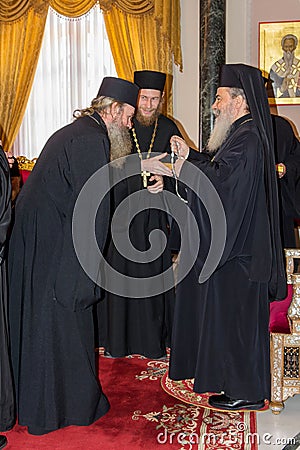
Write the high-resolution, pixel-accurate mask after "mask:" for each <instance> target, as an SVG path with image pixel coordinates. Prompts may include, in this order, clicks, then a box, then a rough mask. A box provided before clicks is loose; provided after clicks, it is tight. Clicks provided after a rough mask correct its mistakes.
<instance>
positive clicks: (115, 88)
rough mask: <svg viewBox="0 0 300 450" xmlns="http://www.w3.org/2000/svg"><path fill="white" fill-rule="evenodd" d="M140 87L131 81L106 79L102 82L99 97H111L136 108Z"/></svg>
mask: <svg viewBox="0 0 300 450" xmlns="http://www.w3.org/2000/svg"><path fill="white" fill-rule="evenodd" d="M138 93H139V87H138V86H137V85H136V84H134V83H131V82H130V81H127V80H123V79H122V78H116V77H105V78H103V80H102V83H101V86H100V88H99V91H98V94H97V97H101V96H104V97H110V98H113V99H114V100H117V101H118V102H121V103H128V105H131V106H133V107H134V108H135V107H136V102H137V97H138Z"/></svg>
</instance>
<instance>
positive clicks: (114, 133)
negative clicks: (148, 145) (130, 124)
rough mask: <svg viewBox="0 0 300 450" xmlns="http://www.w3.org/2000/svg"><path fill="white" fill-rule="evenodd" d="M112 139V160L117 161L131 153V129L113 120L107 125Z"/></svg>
mask: <svg viewBox="0 0 300 450" xmlns="http://www.w3.org/2000/svg"><path fill="white" fill-rule="evenodd" d="M107 132H108V137H109V140H110V160H111V161H115V160H116V159H118V158H122V156H127V155H130V154H131V149H132V142H131V137H130V133H129V129H128V128H126V127H124V126H120V125H119V124H118V123H116V122H113V123H111V124H109V125H108V127H107Z"/></svg>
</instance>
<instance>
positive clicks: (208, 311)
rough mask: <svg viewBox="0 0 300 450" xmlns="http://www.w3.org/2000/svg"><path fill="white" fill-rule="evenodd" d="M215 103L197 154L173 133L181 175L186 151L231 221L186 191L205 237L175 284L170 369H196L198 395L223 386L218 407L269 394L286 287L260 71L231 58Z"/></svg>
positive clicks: (173, 373)
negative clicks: (275, 330)
mask: <svg viewBox="0 0 300 450" xmlns="http://www.w3.org/2000/svg"><path fill="white" fill-rule="evenodd" d="M212 111H213V113H214V115H215V125H214V129H213V131H212V133H211V136H210V139H209V141H208V144H207V148H206V149H205V151H204V152H199V153H198V154H196V153H193V152H191V151H190V149H189V148H188V146H187V144H186V143H185V142H184V141H183V140H182V139H180V138H177V137H174V138H172V141H174V142H176V143H177V146H178V155H179V157H180V159H178V160H177V161H176V164H175V166H176V171H177V173H178V174H179V179H183V178H185V179H189V167H190V165H189V164H188V163H187V162H186V159H185V158H187V161H189V162H190V163H192V164H193V166H195V167H197V168H198V169H199V192H201V195H202V194H203V196H208V197H209V189H210V187H209V186H210V185H209V183H203V174H204V175H206V176H207V177H208V179H209V181H210V182H211V183H212V185H213V188H214V189H215V190H216V192H217V194H218V196H219V198H220V200H221V202H222V207H223V209H224V214H225V219H226V222H225V224H224V223H222V225H221V221H220V223H217V224H216V223H214V224H213V228H212V224H211V222H210V212H211V211H213V210H214V209H215V208H218V205H217V204H215V203H212V205H210V207H211V211H207V210H206V208H205V207H204V204H203V203H202V201H201V199H200V198H199V197H198V196H197V195H196V194H195V193H193V192H192V191H190V190H189V189H188V190H187V198H188V204H189V208H190V209H191V210H192V212H193V215H194V217H195V219H196V220H197V222H198V227H199V234H200V237H201V241H200V247H199V253H198V258H197V260H196V263H195V266H194V268H193V270H191V271H190V272H189V274H188V275H187V277H186V278H185V279H184V280H183V281H182V282H181V283H180V284H179V285H178V288H177V291H176V310H175V317H174V325H173V335H172V345H171V349H172V350H171V359H170V370H169V377H170V378H171V379H173V380H182V379H187V378H194V391H195V392H197V393H200V394H201V393H206V392H209V393H212V392H213V393H219V394H218V395H212V396H211V397H210V398H209V404H210V405H211V406H213V407H216V408H221V409H226V410H239V409H248V410H249V409H250V410H251V409H253V410H257V409H260V408H263V407H264V405H265V399H270V369H269V368H270V357H269V329H268V323H269V301H270V300H272V299H282V298H284V296H285V289H286V284H285V276H284V267H283V259H282V248H281V242H280V234H279V223H278V201H277V186H276V174H275V163H274V149H273V134H272V124H271V116H270V111H269V105H268V100H267V96H266V90H265V87H264V81H263V78H262V75H261V72H260V70H258V69H256V68H255V67H251V66H247V65H244V64H227V65H224V66H223V67H222V69H221V74H220V83H219V88H218V90H217V94H216V99H215V102H214V104H213V105H212ZM201 175H202V176H201ZM205 198H207V197H205ZM188 227H189V224H188V223H187V229H189V228H188ZM221 227H222V229H221ZM223 232H225V233H226V239H225V240H224V250H223V253H222V256H221V257H220V258H219V259H218V261H219V263H216V268H215V269H212V273H211V275H210V276H209V277H208V278H207V279H206V281H202V280H200V282H199V281H198V280H199V274H200V273H201V270H202V268H203V267H204V264H205V263H206V262H207V263H208V259H209V258H213V256H214V255H211V254H209V250H210V244H211V242H212V239H213V237H214V238H215V237H216V236H217V235H218V234H219V235H222V233H223ZM190 242H191V243H193V244H191V245H195V243H194V241H193V239H192V238H190ZM185 250H187V251H189V249H185ZM180 271H181V268H180V264H179V276H180Z"/></svg>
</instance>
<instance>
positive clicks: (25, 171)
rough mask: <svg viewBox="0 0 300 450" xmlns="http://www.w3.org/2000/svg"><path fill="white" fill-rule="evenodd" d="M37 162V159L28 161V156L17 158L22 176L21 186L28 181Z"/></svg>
mask: <svg viewBox="0 0 300 450" xmlns="http://www.w3.org/2000/svg"><path fill="white" fill-rule="evenodd" d="M36 160H37V158H33V159H28V158H26V156H17V161H18V167H19V171H20V175H21V184H24V183H25V181H26V180H27V178H28V176H29V175H30V172H31V171H32V169H33V167H34V165H35V163H36Z"/></svg>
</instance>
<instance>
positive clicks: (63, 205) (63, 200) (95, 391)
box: [9, 77, 139, 435]
mask: <svg viewBox="0 0 300 450" xmlns="http://www.w3.org/2000/svg"><path fill="white" fill-rule="evenodd" d="M138 92H139V87H138V86H136V85H135V84H133V83H130V82H128V81H126V80H122V79H118V78H114V77H107V78H104V79H103V81H102V84H101V86H100V89H99V92H98V94H97V97H96V98H94V99H93V100H92V102H91V105H90V107H88V108H86V109H83V110H77V111H75V112H74V116H75V118H76V120H74V122H73V123H71V124H69V125H67V126H65V127H64V128H62V129H60V130H58V131H57V132H56V133H54V134H53V136H51V137H50V139H49V140H48V142H47V143H46V145H45V147H44V149H43V150H42V152H41V154H40V156H39V158H38V161H37V163H36V165H35V167H34V169H33V171H32V173H31V175H30V177H29V178H28V180H27V181H26V183H25V185H24V187H23V188H22V190H21V193H20V194H19V197H18V202H17V206H16V214H15V224H14V228H13V232H12V236H11V241H10V249H9V250H10V251H9V281H10V283H9V285H10V289H9V291H10V308H9V310H10V323H11V349H12V361H13V372H14V380H15V392H16V393H17V411H18V423H19V424H20V425H23V426H28V431H29V433H31V434H36V435H41V434H45V433H49V432H50V431H53V430H56V429H58V428H62V427H66V426H69V425H81V426H82V425H83V426H85V425H89V424H91V423H93V422H94V421H96V420H98V419H99V418H100V417H101V416H103V415H104V414H105V413H106V412H107V411H108V409H109V403H108V400H107V398H106V396H105V394H104V393H103V391H102V389H101V385H100V383H99V379H98V369H97V368H96V362H95V352H94V344H95V342H94V322H93V305H94V304H95V303H97V302H98V301H99V299H100V297H101V290H100V288H99V286H98V284H96V283H95V282H94V281H92V280H91V279H90V278H89V277H88V275H87V274H86V273H85V272H84V270H83V268H82V267H81V265H80V263H79V261H78V259H77V256H76V252H75V248H74V244H73V239H72V219H73V211H74V207H75V204H76V200H77V197H78V195H79V193H80V192H81V190H82V188H83V187H84V186H85V184H86V182H87V181H88V180H89V179H90V178H91V177H92V176H93V175H94V174H95V173H96V172H97V171H98V170H99V169H100V168H103V169H104V168H105V167H106V165H107V164H108V163H109V162H110V160H114V159H116V158H119V157H120V156H123V155H126V154H129V153H130V151H131V139H130V135H129V128H130V127H131V118H132V116H133V114H134V111H135V106H136V102H137V96H138ZM99 189H101V187H99V185H97V187H96V188H95V189H94V191H95V192H92V193H91V196H90V209H91V213H89V212H88V213H87V214H90V215H91V217H90V218H89V217H88V218H87V219H89V220H90V223H93V224H95V225H94V230H95V237H96V239H97V243H98V246H99V251H100V252H103V249H104V246H105V242H106V239H107V234H108V228H109V220H110V202H109V199H108V196H106V197H105V198H104V200H103V201H102V203H101V205H100V207H99V209H98V212H97V216H96V218H95V217H94V216H93V211H94V209H93V205H92V194H94V195H95V196H96V200H97V199H99V198H100V197H101V195H102V194H103V193H102V192H98V190H99ZM103 195H104V194H103ZM87 211H89V208H87ZM81 234H82V238H83V239H86V235H87V230H86V229H85V228H84V227H83V228H82V230H81ZM90 254H91V250H90V248H89V246H87V248H86V257H87V261H89V258H90Z"/></svg>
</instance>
